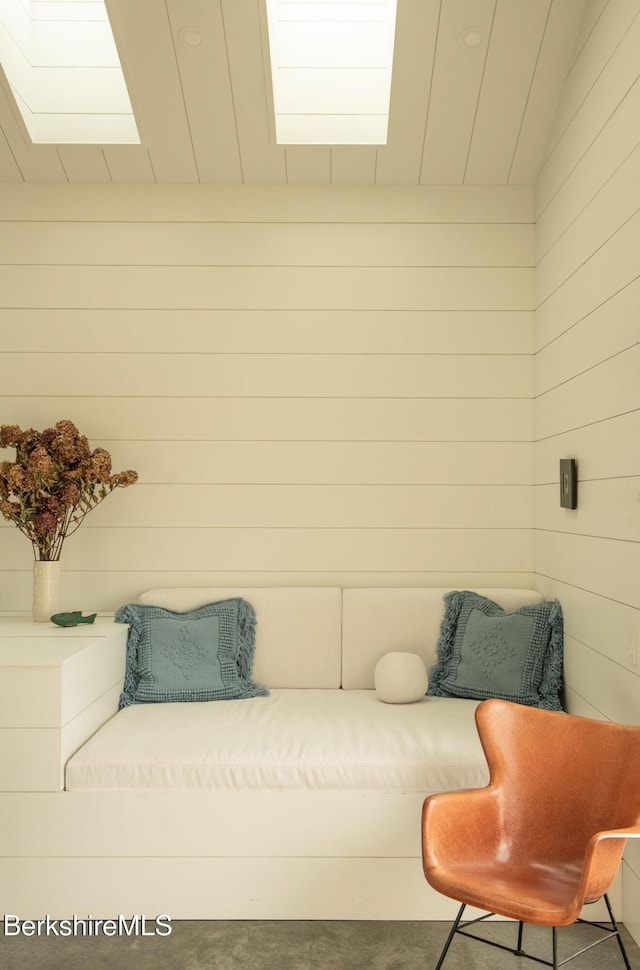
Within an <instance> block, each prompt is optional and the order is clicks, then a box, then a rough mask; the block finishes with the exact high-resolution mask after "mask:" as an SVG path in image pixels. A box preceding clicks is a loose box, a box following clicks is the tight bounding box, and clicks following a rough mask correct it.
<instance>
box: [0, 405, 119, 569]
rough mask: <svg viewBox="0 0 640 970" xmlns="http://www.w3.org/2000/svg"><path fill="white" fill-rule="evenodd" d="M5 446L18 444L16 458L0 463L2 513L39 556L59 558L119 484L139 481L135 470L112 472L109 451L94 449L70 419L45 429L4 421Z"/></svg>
mask: <svg viewBox="0 0 640 970" xmlns="http://www.w3.org/2000/svg"><path fill="white" fill-rule="evenodd" d="M0 447H2V448H15V449H16V460H15V462H9V461H4V462H2V463H0V512H2V514H3V516H4V517H5V519H8V520H9V522H13V523H14V524H15V525H16V526H17V527H18V529H19V530H20V532H22V533H23V534H24V535H26V536H27V538H28V539H29V540H30V542H31V544H32V545H33V552H34V558H35V559H36V560H41V561H55V560H58V559H59V558H60V553H61V551H62V544H63V543H64V540H65V539H67V538H68V537H69V536H70V535H73V533H74V532H75V531H76V530H77V529H79V528H80V526H81V525H82V523H83V521H84V518H85V516H86V515H88V514H89V512H91V510H92V509H94V508H95V507H96V505H98V504H99V503H100V502H102V500H103V499H105V498H106V497H107V495H109V494H110V493H111V492H112V491H113V490H114V489H115V488H119V487H126V486H127V485H133V484H134V483H135V482H137V480H138V474H137V472H134V471H131V470H129V471H124V472H118V473H117V474H115V475H112V474H111V455H110V454H109V452H108V451H106V450H105V449H104V448H95V449H94V450H93V451H91V449H90V447H89V443H88V441H87V439H86V438H85V437H84V435H81V434H80V433H79V432H78V429H77V428H76V426H75V425H74V424H73V422H71V421H58V423H57V424H56V425H55V427H53V428H46V429H45V430H44V431H41V432H40V431H34V430H33V428H29V429H28V430H27V431H22V430H21V429H20V428H19V427H18V426H17V425H7V424H3V425H2V426H1V427H0Z"/></svg>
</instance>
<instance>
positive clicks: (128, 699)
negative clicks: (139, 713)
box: [114, 604, 140, 710]
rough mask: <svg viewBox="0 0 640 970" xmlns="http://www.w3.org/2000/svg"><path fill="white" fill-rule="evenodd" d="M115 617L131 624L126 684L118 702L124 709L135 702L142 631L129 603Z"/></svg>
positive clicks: (128, 640)
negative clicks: (139, 644) (135, 620)
mask: <svg viewBox="0 0 640 970" xmlns="http://www.w3.org/2000/svg"><path fill="white" fill-rule="evenodd" d="M114 619H115V621H116V623H128V624H129V632H128V634H127V660H126V664H125V674H124V684H123V687H122V693H121V694H120V700H119V702H118V710H122V708H123V707H130V706H131V705H132V704H135V696H136V687H137V684H136V678H135V673H134V671H135V670H136V669H137V666H138V665H137V663H136V658H137V654H138V641H139V639H140V632H139V628H138V625H137V624H136V623H134V622H133V621H134V619H135V617H134V614H133V612H132V611H131V610H130V609H129V605H128V604H127V605H126V606H121V607H120V608H119V609H118V610H116V613H115V617H114Z"/></svg>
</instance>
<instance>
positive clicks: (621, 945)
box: [604, 893, 631, 970]
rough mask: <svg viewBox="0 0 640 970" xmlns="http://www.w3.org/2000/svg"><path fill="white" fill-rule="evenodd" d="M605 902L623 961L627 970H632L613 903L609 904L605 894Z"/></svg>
mask: <svg viewBox="0 0 640 970" xmlns="http://www.w3.org/2000/svg"><path fill="white" fill-rule="evenodd" d="M604 901H605V904H606V907H607V911H608V913H609V919H610V920H611V926H612V928H613V932H614V933H615V935H616V939H617V941H618V946H619V947H620V953H621V954H622V959H623V960H624V965H625V967H626V968H627V970H631V964H630V963H629V957H628V956H627V951H626V950H625V948H624V943H623V942H622V937H621V936H620V930H619V928H618V924H617V923H616V919H615V916H614V915H613V910H612V909H611V903H610V902H609V897H608V896H607V894H606V893H605V894H604Z"/></svg>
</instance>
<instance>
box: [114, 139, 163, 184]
mask: <svg viewBox="0 0 640 970" xmlns="http://www.w3.org/2000/svg"><path fill="white" fill-rule="evenodd" d="M103 154H104V159H105V162H106V164H107V168H108V169H109V175H110V177H111V181H112V182H154V181H155V179H154V176H153V169H152V168H151V161H150V159H149V153H148V151H147V150H146V148H144V147H143V146H142V145H106V146H105V147H104V149H103Z"/></svg>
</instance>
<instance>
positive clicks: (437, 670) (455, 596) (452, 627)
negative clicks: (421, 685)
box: [427, 590, 467, 697]
mask: <svg viewBox="0 0 640 970" xmlns="http://www.w3.org/2000/svg"><path fill="white" fill-rule="evenodd" d="M466 595H467V591H466V590H453V591H452V592H451V593H445V595H444V597H443V599H444V602H445V604H446V606H445V611H444V616H443V618H442V623H441V624H440V637H439V640H438V643H439V645H440V649H438V658H437V660H436V662H435V664H434V665H433V666H432V667H431V670H430V671H429V686H428V688H427V694H429V695H431V696H432V697H447V696H448V694H447V693H446V692H445V691H444V690H443V689H442V687H441V686H440V682H441V681H442V680H443V679H444V678H445V677H446V675H447V671H448V670H449V665H450V663H451V648H452V646H453V640H454V636H455V632H456V627H457V625H458V617H459V615H460V610H461V609H462V604H463V602H464V597H465V596H466Z"/></svg>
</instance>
